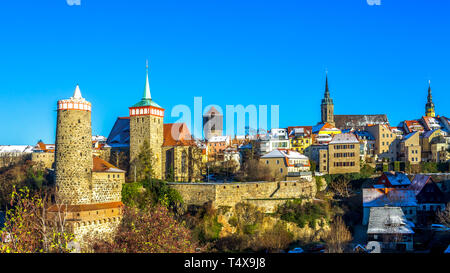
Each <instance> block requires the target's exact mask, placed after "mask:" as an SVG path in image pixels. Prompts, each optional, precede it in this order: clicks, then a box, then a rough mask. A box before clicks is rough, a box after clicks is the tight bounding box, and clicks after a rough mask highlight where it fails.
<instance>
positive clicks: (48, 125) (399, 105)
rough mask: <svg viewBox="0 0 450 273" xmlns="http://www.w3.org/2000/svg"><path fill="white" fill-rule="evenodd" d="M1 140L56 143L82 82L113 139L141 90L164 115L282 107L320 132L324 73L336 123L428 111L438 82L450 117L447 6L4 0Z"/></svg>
mask: <svg viewBox="0 0 450 273" xmlns="http://www.w3.org/2000/svg"><path fill="white" fill-rule="evenodd" d="M0 5H1V7H0V26H1V27H0V114H1V116H2V123H3V124H2V127H1V128H2V131H1V134H0V144H34V143H36V141H37V140H39V139H43V140H44V141H45V142H48V143H53V142H54V136H55V120H56V112H55V109H56V101H57V100H58V99H63V98H67V97H70V96H71V95H72V92H73V90H74V88H75V85H76V84H77V83H79V84H80V88H81V91H82V93H83V96H84V97H85V98H86V99H88V100H89V101H91V102H92V104H93V112H92V127H93V134H103V135H105V136H107V135H108V134H109V131H110V129H111V128H112V126H113V124H114V122H115V120H116V118H117V117H118V116H127V115H128V107H129V106H131V105H132V104H134V103H135V102H137V101H138V100H139V99H140V97H141V95H142V92H143V88H144V83H145V82H144V81H145V60H146V59H147V58H148V59H149V60H150V64H151V80H150V81H151V82H150V85H151V91H152V97H153V99H154V100H155V101H156V102H157V103H158V104H159V105H161V106H163V107H164V108H166V118H165V122H173V121H175V120H176V118H170V117H169V115H170V111H171V109H172V107H174V106H175V105H177V104H186V105H188V106H191V107H193V102H194V96H202V97H203V105H204V106H206V105H208V104H218V105H220V106H222V107H223V108H224V109H225V105H227V104H230V105H237V104H242V105H244V106H245V105H249V104H255V105H280V126H281V127H286V126H294V125H314V124H316V123H317V122H318V121H319V119H320V108H319V105H320V100H321V98H322V96H323V91H324V80H325V79H324V78H325V71H326V69H328V75H329V84H330V91H331V96H332V98H333V99H334V103H335V113H336V114H379V113H385V114H387V115H388V118H389V120H390V122H391V124H393V125H396V124H397V123H398V122H400V121H402V120H404V119H414V118H419V117H420V116H421V115H423V113H424V107H425V102H426V95H427V93H426V91H427V84H428V80H431V83H432V89H433V99H434V102H435V105H436V111H437V113H438V114H441V115H447V116H448V115H449V114H450V113H449V112H448V109H449V101H450V92H449V89H450V78H449V76H448V75H449V73H450V71H449V65H450V52H449V50H448V49H449V44H450V17H448V12H449V8H450V3H449V2H448V1H444V0H441V1H426V0H415V1H411V0H381V5H380V6H369V5H368V4H367V2H366V0H340V1H337V0H314V1H311V0H309V1H301V0H296V1H294V0H277V1H275V0H227V1H224V0H164V1H153V0H148V1H141V0H139V1H138V0H127V1H125V0H121V1H118V0H109V1H106V0H104V1H102V0H96V1H94V0H81V5H80V6H69V5H67V3H66V0H40V1H36V0H5V1H2V3H1V4H0Z"/></svg>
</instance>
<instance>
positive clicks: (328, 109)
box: [320, 75, 334, 125]
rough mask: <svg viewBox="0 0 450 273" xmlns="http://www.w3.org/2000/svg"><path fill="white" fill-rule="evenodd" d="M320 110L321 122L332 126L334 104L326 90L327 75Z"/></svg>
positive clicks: (328, 91)
mask: <svg viewBox="0 0 450 273" xmlns="http://www.w3.org/2000/svg"><path fill="white" fill-rule="evenodd" d="M320 110H321V117H322V119H321V122H322V123H325V122H328V123H331V124H333V125H334V104H333V99H332V98H331V97H330V90H328V75H326V78H325V95H324V97H323V99H322V104H321V105H320Z"/></svg>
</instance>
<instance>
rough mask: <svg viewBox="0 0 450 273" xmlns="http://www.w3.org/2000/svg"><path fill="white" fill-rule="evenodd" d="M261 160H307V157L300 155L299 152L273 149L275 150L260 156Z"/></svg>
mask: <svg viewBox="0 0 450 273" xmlns="http://www.w3.org/2000/svg"><path fill="white" fill-rule="evenodd" d="M261 158H289V159H304V160H308V157H307V156H305V155H302V154H301V153H299V152H296V151H291V150H281V149H275V150H273V151H271V152H269V153H267V154H265V155H263V156H261Z"/></svg>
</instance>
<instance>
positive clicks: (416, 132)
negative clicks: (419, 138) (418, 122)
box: [402, 131, 419, 142]
mask: <svg viewBox="0 0 450 273" xmlns="http://www.w3.org/2000/svg"><path fill="white" fill-rule="evenodd" d="M418 133H419V132H418V131H414V132H412V133H409V134H407V135H406V136H404V137H403V139H402V142H404V141H406V140H408V139H409V138H411V137H412V136H413V135H415V134H418Z"/></svg>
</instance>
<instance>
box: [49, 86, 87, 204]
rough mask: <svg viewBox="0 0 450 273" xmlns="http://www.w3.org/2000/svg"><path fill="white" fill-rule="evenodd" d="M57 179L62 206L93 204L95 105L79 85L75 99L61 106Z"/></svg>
mask: <svg viewBox="0 0 450 273" xmlns="http://www.w3.org/2000/svg"><path fill="white" fill-rule="evenodd" d="M57 109H58V110H57V111H58V113H57V124H56V141H55V142H56V143H55V144H56V151H55V179H56V187H57V196H58V198H59V201H60V202H63V203H65V204H68V205H81V204H89V203H90V202H91V196H92V194H91V191H92V167H93V165H92V129H91V103H90V102H88V101H86V100H85V99H84V98H83V97H82V96H81V91H80V88H79V86H78V85H77V86H76V88H75V92H74V94H73V96H72V97H71V98H69V99H66V100H59V101H58V103H57Z"/></svg>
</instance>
